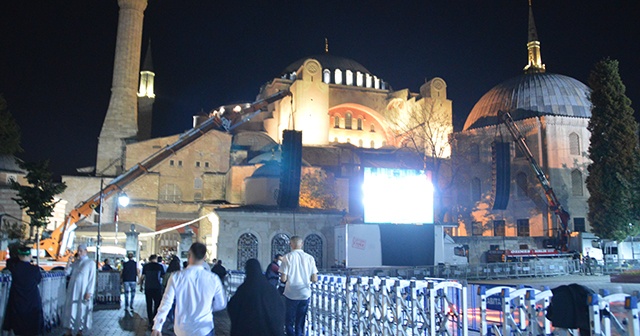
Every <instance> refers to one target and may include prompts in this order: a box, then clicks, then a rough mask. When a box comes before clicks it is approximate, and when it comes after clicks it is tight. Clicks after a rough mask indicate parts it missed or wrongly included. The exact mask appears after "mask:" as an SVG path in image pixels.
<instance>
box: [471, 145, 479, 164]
mask: <svg viewBox="0 0 640 336" xmlns="http://www.w3.org/2000/svg"><path fill="white" fill-rule="evenodd" d="M469 161H471V163H476V162H480V146H478V144H471V146H469Z"/></svg>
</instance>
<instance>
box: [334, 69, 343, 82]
mask: <svg viewBox="0 0 640 336" xmlns="http://www.w3.org/2000/svg"><path fill="white" fill-rule="evenodd" d="M335 82H336V84H342V70H340V69H336V71H335Z"/></svg>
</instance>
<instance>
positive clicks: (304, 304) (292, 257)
mask: <svg viewBox="0 0 640 336" xmlns="http://www.w3.org/2000/svg"><path fill="white" fill-rule="evenodd" d="M302 244H303V240H302V238H300V237H298V236H293V237H291V241H290V245H291V252H289V253H287V254H286V255H285V256H284V258H283V259H282V267H281V268H280V273H282V274H281V276H280V280H281V281H282V282H284V283H285V287H284V297H285V300H286V304H287V312H286V315H285V322H284V323H285V327H286V331H287V336H302V335H304V334H305V332H304V321H305V317H306V316H307V309H308V308H309V298H310V297H311V283H312V282H317V281H318V269H317V268H316V261H315V259H313V256H312V255H310V254H308V253H305V252H304V251H303V250H302Z"/></svg>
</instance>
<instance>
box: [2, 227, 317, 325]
mask: <svg viewBox="0 0 640 336" xmlns="http://www.w3.org/2000/svg"><path fill="white" fill-rule="evenodd" d="M290 244H291V252H290V253H288V254H286V255H284V256H283V255H280V254H277V255H275V256H274V258H273V261H272V262H271V263H270V264H269V265H268V266H267V267H266V269H265V270H264V272H263V271H262V267H261V266H260V263H259V262H258V260H256V259H250V260H248V261H247V262H246V265H245V272H246V273H245V274H246V277H245V280H244V282H243V283H242V285H240V286H239V287H238V289H237V291H236V293H235V294H234V295H233V297H231V299H230V300H227V298H226V297H225V290H224V281H225V278H226V276H227V270H226V268H225V267H224V266H222V261H221V260H214V263H213V267H211V266H210V265H209V264H207V263H206V262H205V255H206V253H207V248H206V246H205V245H204V244H202V243H194V244H193V245H191V247H190V249H189V251H188V256H187V260H186V261H185V264H183V265H182V267H181V263H180V259H179V258H178V257H177V256H171V258H170V259H171V260H170V261H169V263H168V265H165V264H164V263H163V262H162V257H160V256H157V255H151V256H150V257H149V259H148V261H147V262H145V263H144V265H143V266H142V268H140V267H139V263H137V262H136V261H135V259H134V255H133V253H128V255H127V261H122V262H121V261H120V260H116V261H115V265H111V263H110V260H109V259H105V260H104V262H103V264H102V265H101V266H100V265H99V266H98V267H96V262H95V261H94V260H92V259H90V258H88V255H87V247H86V246H85V245H84V244H80V245H79V246H78V249H77V253H76V255H75V258H73V260H69V263H68V264H67V267H66V268H65V273H66V274H67V276H68V284H67V290H66V301H65V305H64V313H63V316H62V324H63V327H64V328H65V330H66V333H65V335H74V334H75V335H83V333H87V332H88V331H89V330H90V329H91V327H92V311H93V298H94V293H95V287H96V276H97V274H96V272H97V269H100V270H101V271H110V272H112V271H119V272H120V280H121V283H122V288H123V291H124V309H125V311H128V312H129V311H130V312H133V306H134V300H135V291H136V285H139V286H140V291H141V292H143V293H144V296H145V300H146V307H147V317H148V328H149V329H150V330H151V335H153V336H159V335H162V329H163V326H165V324H167V323H169V324H172V326H173V332H174V333H175V334H176V335H178V336H183V335H202V336H205V335H207V336H208V335H215V331H214V322H213V313H214V312H216V311H220V310H223V309H225V308H227V312H228V314H229V318H230V321H231V335H273V336H276V335H277V336H282V335H284V334H285V333H286V335H287V336H302V335H304V324H305V316H306V314H307V309H308V306H309V298H310V296H311V288H310V285H311V283H312V282H316V281H317V280H318V278H317V273H318V270H317V268H316V265H315V260H314V258H313V257H312V256H311V255H309V254H307V253H305V252H304V251H303V250H302V247H303V240H302V239H301V238H300V237H297V236H294V237H292V238H291V241H290ZM15 252H16V253H14V254H12V256H11V259H10V260H9V261H8V262H7V270H9V271H10V272H11V274H12V278H13V284H12V286H11V289H10V293H9V304H8V306H7V312H6V317H5V320H4V324H3V329H4V330H9V331H13V333H14V334H15V335H41V334H43V332H44V318H43V310H42V300H41V297H40V294H39V293H40V291H39V290H38V284H39V283H40V282H41V279H42V274H41V272H40V269H39V268H38V267H37V266H35V265H33V264H32V263H31V262H32V260H31V259H32V258H31V249H30V247H27V246H20V247H19V248H17V249H15ZM181 268H182V269H181ZM227 301H228V305H227Z"/></svg>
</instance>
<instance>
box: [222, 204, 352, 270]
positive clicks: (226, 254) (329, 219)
mask: <svg viewBox="0 0 640 336" xmlns="http://www.w3.org/2000/svg"><path fill="white" fill-rule="evenodd" d="M217 215H218V216H219V218H220V235H219V237H218V241H217V246H218V249H217V255H218V258H219V259H221V260H223V263H224V265H226V267H227V268H229V269H236V268H237V260H238V259H237V256H238V239H239V238H240V236H241V235H242V234H244V233H251V234H253V235H254V236H255V237H256V238H257V239H258V250H257V254H258V255H257V259H258V260H259V261H260V263H261V264H262V265H264V266H265V267H266V265H267V264H268V263H269V262H270V261H271V258H272V257H273V256H272V255H271V243H272V239H273V237H274V236H276V235H277V234H279V233H284V234H286V235H288V236H289V237H291V236H293V235H298V236H301V237H302V238H303V239H304V238H305V237H307V236H308V235H310V234H317V235H319V236H320V237H321V238H322V239H323V249H322V250H323V265H322V267H323V268H328V267H330V266H331V265H333V263H334V260H335V256H334V241H333V240H334V237H333V236H334V233H333V231H334V226H336V225H337V224H339V223H340V221H341V219H342V215H338V214H304V213H296V214H295V216H294V214H292V213H291V212H275V211H274V212H259V211H255V212H244V211H239V210H237V209H234V210H224V209H221V210H218V211H217Z"/></svg>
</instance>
